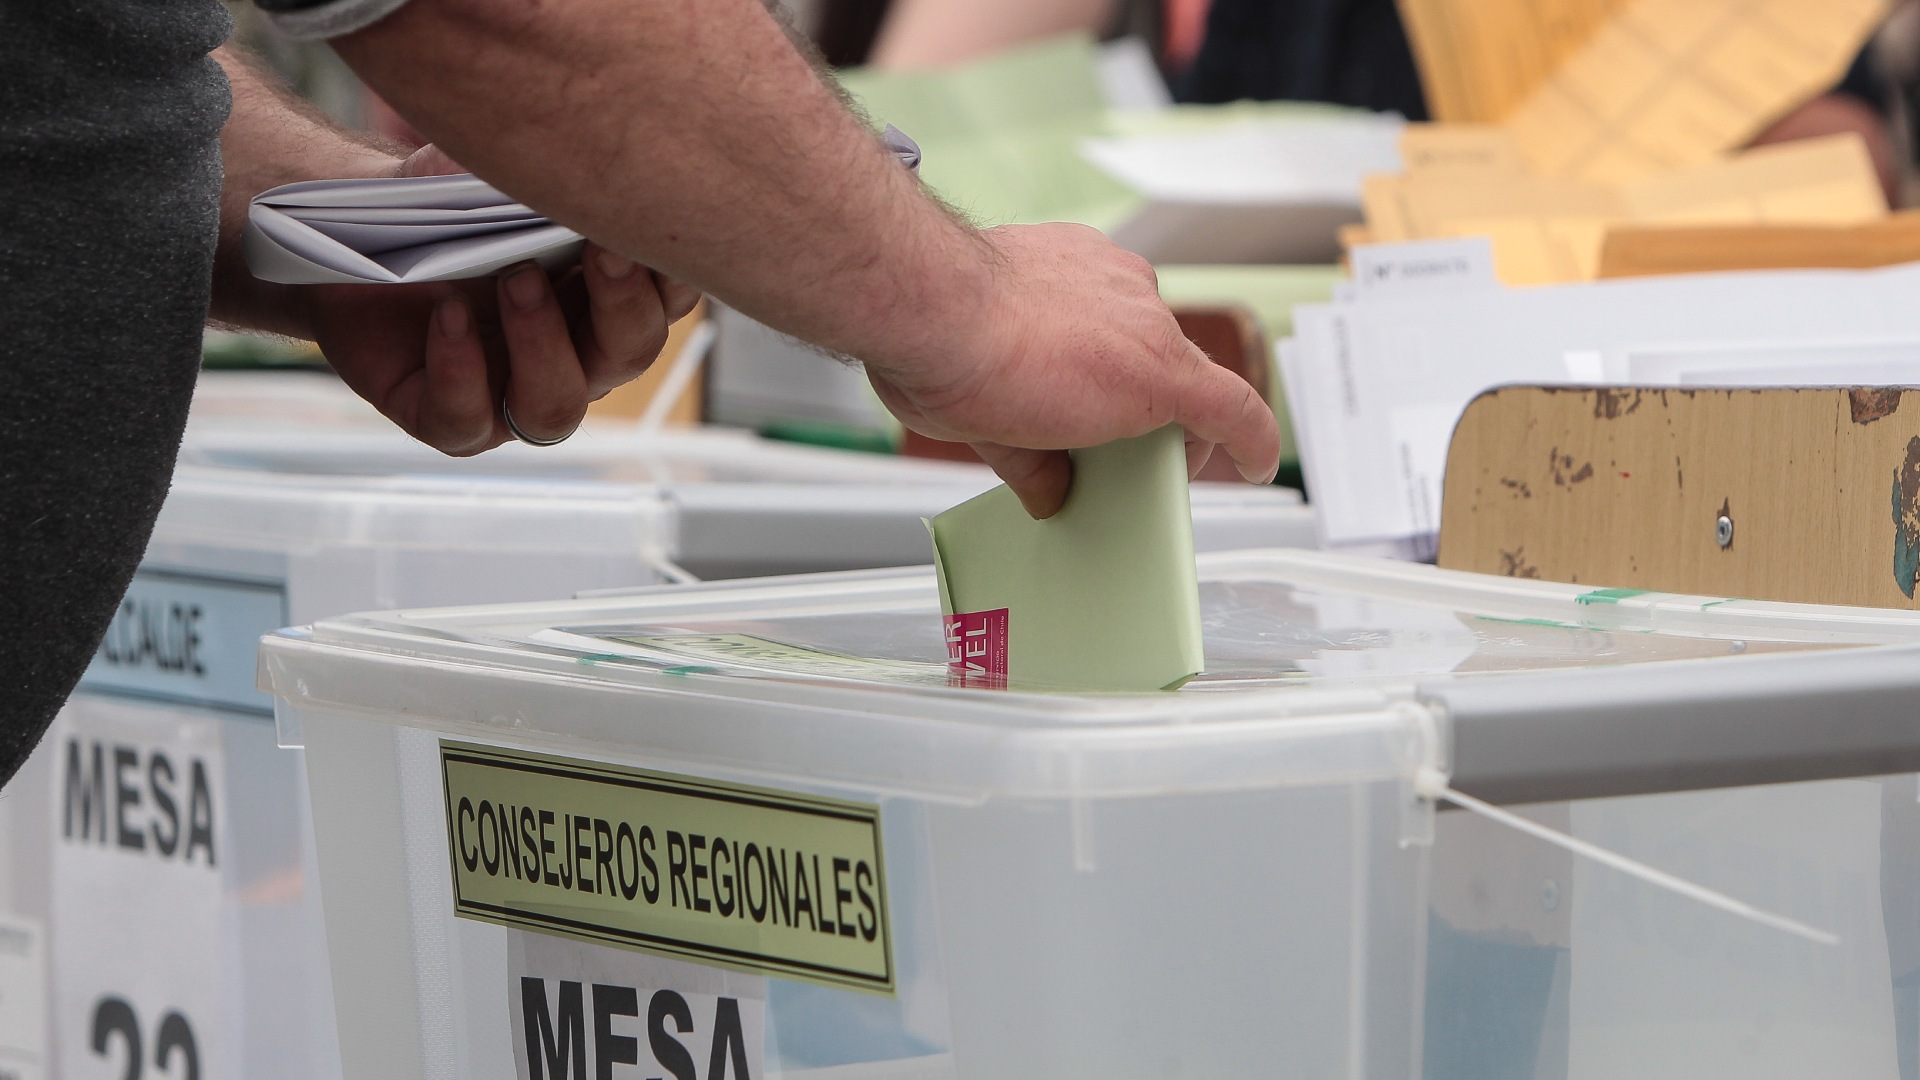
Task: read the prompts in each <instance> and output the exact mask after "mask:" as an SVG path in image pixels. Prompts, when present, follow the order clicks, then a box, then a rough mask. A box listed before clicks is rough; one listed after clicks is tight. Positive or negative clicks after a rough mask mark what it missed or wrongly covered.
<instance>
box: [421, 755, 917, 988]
mask: <svg viewBox="0 0 1920 1080" xmlns="http://www.w3.org/2000/svg"><path fill="white" fill-rule="evenodd" d="M440 763H441V775H442V779H443V782H444V787H445V798H446V814H447V835H448V839H449V842H450V845H451V852H452V862H453V867H452V879H453V901H454V911H455V913H456V914H457V915H459V916H461V917H463V918H469V919H478V920H481V921H485V922H492V923H498V924H500V925H503V926H507V927H510V928H515V929H521V930H532V931H537V932H540V933H545V934H557V935H560V936H562V937H568V938H573V939H576V940H579V941H586V942H592V943H595V944H601V945H613V946H619V947H623V948H628V949H637V950H640V951H642V952H647V953H653V954H655V955H659V956H666V957H673V958H676V959H681V960H687V961H691V962H694V963H699V964H709V965H713V966H717V967H723V968H730V969H733V970H735V971H744V972H749V973H755V974H763V975H778V976H780V977H782V978H786V979H795V980H800V981H805V982H813V983H819V984H822V985H827V986H834V987H840V988H844V989H855V990H863V991H868V992H872V993H879V994H886V995H891V994H892V993H893V992H894V970H893V950H892V943H891V939H890V936H889V934H890V930H889V925H888V918H887V894H886V873H885V868H884V866H883V863H882V855H883V845H882V843H881V837H880V812H879V808H878V807H876V806H871V805H866V804H862V803H856V802H849V801H845V800H839V799H827V798H822V797H818V796H813V795H802V794H796V793H792V792H783V791H774V790H770V789H766V788H754V787H744V786H740V785H736V784H724V783H719V782H715V781H711V780H703V779H698V778H694V777H688V776H676V775H671V774H667V773H657V772H649V771H644V770H640V769H629V768H624V767H621V766H616V765H610V764H606V763H602V762H592V761H580V760H574V759H569V758H561V757H553V756H548V755H543V754H530V753H523V752H519V751H512V750H505V749H501V748H498V747H488V746H476V745H471V744H466V743H457V742H451V741H444V742H442V743H441V744H440Z"/></svg>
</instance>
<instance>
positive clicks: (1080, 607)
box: [928, 427, 1205, 691]
mask: <svg viewBox="0 0 1920 1080" xmlns="http://www.w3.org/2000/svg"><path fill="white" fill-rule="evenodd" d="M1185 441H1186V436H1185V433H1184V432H1182V431H1181V429H1180V428H1178V427H1168V428H1164V429H1162V430H1160V431H1156V432H1154V433H1152V434H1150V435H1143V436H1141V437H1139V438H1137V439H1125V440H1122V441H1120V442H1116V443H1109V444H1107V445H1106V446H1099V447H1094V448H1092V449H1088V450H1077V451H1074V455H1073V459H1074V475H1073V490H1072V492H1071V493H1070V494H1069V495H1068V496H1067V503H1066V505H1065V506H1064V507H1062V508H1061V510H1060V512H1059V513H1057V514H1055V515H1054V516H1053V517H1051V518H1048V519H1047V520H1045V521H1035V520H1033V519H1032V518H1030V517H1028V516H1027V513H1026V511H1025V510H1023V509H1021V507H1020V500H1019V499H1018V498H1016V497H1015V496H1014V494H1013V491H1012V490H1011V489H1010V488H1007V487H1005V486H1004V485H1003V486H1001V487H997V488H994V489H993V490H992V491H989V492H987V493H986V494H984V495H980V496H977V497H975V498H973V499H970V500H968V501H967V502H964V503H961V504H960V505H959V506H956V507H954V508H953V509H951V510H948V511H947V512H946V513H944V514H941V515H940V516H938V517H936V518H934V519H933V520H932V521H931V522H929V523H928V527H929V528H930V529H931V530H932V532H933V543H934V560H935V566H936V571H937V573H938V575H939V577H940V585H941V588H940V599H941V604H942V606H943V607H944V608H945V610H946V613H947V614H949V615H951V614H954V613H956V612H975V611H992V610H996V609H999V608H1005V609H1007V656H1008V664H1007V682H1008V685H1009V686H1012V687H1013V688H1015V689H1064V690H1089V691H1128V690H1134V691H1138V690H1160V689H1171V688H1173V687H1176V686H1179V685H1180V684H1181V683H1183V682H1185V681H1187V680H1188V679H1190V678H1192V677H1193V676H1195V675H1197V674H1199V673H1200V671H1201V669H1202V668H1204V667H1205V658H1204V657H1203V655H1202V652H1201V641H1200V583H1199V578H1198V575H1197V573H1196V571H1195V569H1194V562H1193V517H1192V510H1191V508H1190V506H1189V504H1188V500H1187V457H1186V446H1185Z"/></svg>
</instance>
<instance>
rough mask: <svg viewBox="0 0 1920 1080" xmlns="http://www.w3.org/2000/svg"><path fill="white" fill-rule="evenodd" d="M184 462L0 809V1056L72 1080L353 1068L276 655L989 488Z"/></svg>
mask: <svg viewBox="0 0 1920 1080" xmlns="http://www.w3.org/2000/svg"><path fill="white" fill-rule="evenodd" d="M272 385H273V386H276V387H277V386H281V385H284V384H281V383H275V384H272ZM295 396H296V397H298V395H295ZM241 412H242V415H251V414H246V413H245V412H244V410H242V411H241ZM383 422H384V421H383ZM182 458H183V461H184V462H186V463H185V464H183V465H181V467H180V468H179V469H178V470H177V471H176V475H175V477H174V483H173V487H172V491H171V494H170V496H169V499H168V501H167V503H166V506H165V507H164V509H163V510H162V512H161V516H160V519H159V522H158V525H157V526H156V529H155V532H154V536H153V540H152V542H151V544H150V545H149V549H148V551H147V554H146V558H145V560H144V562H143V564H142V566H141V568H140V570H139V572H138V573H137V574H136V576H135V579H134V582H133V585H132V587H131V589H130V591H129V593H128V595H127V598H126V600H125V602H124V603H123V606H122V609H121V612H120V614H119V617H118V618H116V620H115V621H114V623H113V625H112V628H111V629H110V630H109V632H108V634H107V637H106V639H105V641H103V643H102V645H101V648H100V651H99V654H98V655H97V656H96V659H95V662H94V664H93V666H92V667H91V668H90V670H89V671H88V673H87V675H86V677H85V679H84V680H83V681H82V684H81V689H80V692H78V693H76V694H75V695H74V697H73V698H72V700H71V701H70V702H69V704H68V706H67V708H66V709H65V710H64V711H63V713H62V715H61V716H60V718H59V720H58V721H57V723H56V726H55V728H54V730H53V732H52V734H51V735H50V736H49V738H48V739H47V740H46V741H45V742H44V744H43V746H42V748H41V749H40V751H39V752H37V753H36V754H35V756H34V757H33V759H32V760H30V761H29V763H28V766H27V768H26V769H24V770H23V771H22V773H21V775H20V777H19V778H18V779H16V780H15V781H13V782H12V783H10V784H9V785H8V786H7V788H6V792H5V796H4V797H0V993H4V992H6V988H7V987H8V986H9V985H12V984H18V985H20V986H22V987H25V988H26V989H22V990H17V991H14V995H15V997H16V999H17V1000H20V1001H29V1000H31V1001H32V1003H33V1009H32V1012H31V1014H29V1013H28V1012H27V1011H26V1009H25V1007H24V1006H23V1007H22V1009H21V1010H20V1011H19V1012H18V1013H9V1016H16V1015H17V1016H20V1017H25V1019H21V1020H20V1021H19V1022H18V1024H17V1025H14V1026H17V1027H18V1028H19V1029H20V1030H21V1031H23V1032H26V1033H27V1034H23V1035H21V1036H19V1037H18V1038H14V1037H12V1036H9V1035H8V1034H7V1032H8V1031H10V1030H12V1029H13V1028H12V1027H11V1026H9V1025H8V1024H6V1023H0V1048H3V1047H5V1046H6V1045H8V1044H9V1043H10V1042H12V1043H18V1044H19V1045H20V1046H21V1047H23V1049H21V1050H20V1051H19V1052H18V1054H17V1055H16V1056H18V1057H20V1058H21V1059H23V1060H25V1059H27V1058H28V1057H29V1056H31V1058H32V1059H33V1060H35V1061H44V1062H48V1063H50V1067H52V1069H53V1071H54V1072H56V1073H58V1074H59V1075H62V1076H89V1075H92V1074H93V1073H94V1072H97V1071H99V1070H100V1069H103V1068H109V1067H111V1065H112V1063H113V1062H115V1061H117V1060H119V1059H118V1058H117V1057H114V1056H113V1055H116V1054H119V1053H120V1050H119V1049H117V1047H118V1046H119V1044H118V1043H115V1042H110V1043H107V1044H100V1045H103V1046H104V1047H105V1048H104V1049H101V1048H100V1045H96V1043H97V1040H95V1039H94V1032H95V1030H96V1029H97V1027H98V1025H100V1024H102V1023H108V1022H112V1023H120V1024H121V1025H122V1026H123V1027H127V1028H130V1029H132V1030H134V1031H135V1033H136V1034H137V1035H138V1036H139V1037H140V1039H141V1040H142V1041H143V1042H144V1043H151V1042H152V1040H153V1039H154V1038H156V1037H157V1035H156V1032H157V1031H158V1029H159V1027H160V1026H161V1025H164V1024H168V1023H169V1020H170V1018H171V1026H170V1030H173V1031H176V1032H183V1033H185V1034H184V1035H183V1036H182V1039H183V1041H190V1042H191V1044H192V1046H193V1049H194V1052H195V1053H196V1055H197V1060H199V1061H200V1062H201V1063H202V1065H203V1067H204V1068H205V1069H206V1070H208V1072H207V1075H209V1076H213V1075H241V1076H254V1075H277V1076H312V1077H316V1078H331V1077H335V1076H338V1075H339V1071H338V1065H337V1060H336V1058H335V1051H334V1048H333V1046H334V1035H333V1023H332V1019H331V1015H330V1008H331V995H330V993H329V992H328V990H327V987H326V981H325V971H326V965H325V962H324V944H323V938H322V930H321V920H320V917H319V907H318V905H319V903H320V899H319V896H318V892H317V890H316V889H314V888H313V887H312V882H313V881H314V875H313V871H312V866H311V855H310V848H311V845H310V842H309V840H308V836H309V833H310V829H309V825H308V822H307V816H306V796H305V793H304V790H303V787H302V785H303V783H304V779H303V775H302V772H301V768H300V764H299V760H298V754H297V753H292V752H287V751H282V750H280V749H279V748H278V747H277V746H276V744H275V739H274V734H273V731H272V728H271V724H270V723H268V722H267V720H266V718H267V717H268V716H269V715H270V713H271V699H270V698H268V697H267V696H266V695H264V694H261V693H260V692H258V691H257V690H256V689H255V688H254V671H255V665H256V643H257V641H258V639H259V638H260V636H261V635H262V634H265V633H268V632H270V631H272V630H274V629H276V628H278V627H281V626H285V625H289V624H293V623H304V622H312V621H314V620H317V619H321V618H325V617H327V616H330V615H337V614H341V613H344V612H349V611H354V610H364V609H371V608H383V607H408V606H424V605H440V604H456V603H478V602H508V601H516V600H535V599H548V598H553V597H565V596H571V595H573V594H575V593H578V592H582V591H592V590H602V589H612V588H623V587H632V586H636V585H644V584H648V583H654V582H661V581H667V580H673V579H675V578H676V577H683V576H685V575H686V574H687V572H688V571H689V570H690V571H692V572H693V573H695V574H698V575H700V576H720V575H733V574H748V573H768V572H775V571H793V570H819V569H840V568H848V567H863V566H876V565H889V564H898V563H906V562H924V561H926V560H928V559H929V558H930V554H931V541H930V540H929V539H928V537H927V533H926V529H925V527H924V525H923V524H922V523H921V520H920V519H921V518H922V517H925V516H929V515H931V514H934V513H938V512H939V511H941V510H943V509H946V508H947V507H949V506H951V505H953V504H955V503H958V502H960V501H962V500H964V499H966V498H968V497H970V496H971V495H973V494H974V493H976V492H977V491H979V490H981V489H983V488H984V487H986V486H988V485H989V484H991V483H992V482H993V479H992V477H991V476H990V475H989V474H988V473H987V472H986V470H984V469H982V468H976V467H968V466H961V465H953V464H947V463H940V462H918V461H911V460H903V459H898V458H890V457H885V456H881V455H870V454H858V453H853V452H845V451H831V450H824V449H815V448H808V447H798V446H791V445H787V444H781V443H774V442H769V441H767V440H763V439H759V438H757V437H754V436H752V435H751V434H747V433H743V432H733V431H723V430H709V429H696V430H692V431H682V430H672V431H666V432H661V433H656V434H654V435H650V436H648V435H640V434H636V433H634V432H633V431H632V430H631V429H630V428H618V429H604V428H600V427H594V428H589V429H587V430H584V431H582V432H581V433H580V435H579V436H577V437H576V438H575V439H574V440H572V441H570V442H569V443H567V444H564V445H562V446H560V447H553V448H534V447H524V446H518V445H514V446H506V447H501V448H499V449H497V450H495V451H492V452H490V453H488V454H485V455H482V456H480V457H478V458H474V459H466V460H459V461H456V459H450V458H446V457H445V456H443V455H440V454H439V453H437V452H436V451H433V450H431V449H430V448H428V447H425V446H423V445H420V444H417V443H414V442H413V441H412V440H410V439H408V438H406V437H405V436H404V435H402V434H400V433H398V432H397V431H389V430H385V429H381V428H373V429H370V430H347V429H341V428H338V427H334V428H329V427H328V426H327V425H325V424H309V423H307V422H306V421H297V420H288V421H286V422H284V423H269V424H265V425H262V424H260V423H257V422H255V421H247V422H245V423H241V422H234V423H224V422H223V423H211V422H208V423H201V422H198V421H196V423H195V425H193V426H192V427H190V429H189V434H188V439H187V445H186V448H185V449H184V450H183V455H182ZM196 462H197V464H196ZM207 462H214V463H216V464H213V465H209V464H206V463H207ZM1195 503H1196V506H1197V509H1196V511H1195V518H1196V529H1197V531H1198V534H1199V537H1200V541H1199V542H1200V543H1202V544H1207V545H1213V546H1222V545H1229V544H1235V543H1241V544H1244V543H1247V542H1250V541H1252V542H1263V543H1290V542H1303V541H1305V540H1306V539H1307V538H1309V537H1310V536H1311V529H1312V526H1311V515H1310V513H1309V512H1308V511H1307V510H1306V508H1305V507H1304V506H1302V505H1301V504H1300V502H1299V500H1298V498H1297V497H1296V496H1295V495H1293V494H1292V493H1290V492H1286V491H1283V490H1281V489H1277V488H1275V489H1262V488H1255V487H1251V486H1244V485H1206V486H1204V488H1203V490H1201V491H1200V493H1199V494H1197V495H1196V497H1195ZM9 822H11V823H12V824H9ZM9 928H11V930H9ZM9 940H11V941H15V942H17V943H19V944H18V949H19V952H20V954H21V957H22V958H21V959H20V961H19V962H18V963H17V964H13V965H11V966H9V964H8V962H7V961H6V959H5V948H6V942H7V941H9ZM103 1010H104V1011H103ZM128 1016H131V1017H132V1019H130V1020H128V1019H125V1018H126V1017H128ZM33 1017H38V1018H39V1019H38V1020H37V1021H36V1020H34V1019H33ZM5 1060H7V1059H6V1058H5V1057H4V1056H0V1061H5ZM148 1064H152V1063H151V1062H149V1063H148Z"/></svg>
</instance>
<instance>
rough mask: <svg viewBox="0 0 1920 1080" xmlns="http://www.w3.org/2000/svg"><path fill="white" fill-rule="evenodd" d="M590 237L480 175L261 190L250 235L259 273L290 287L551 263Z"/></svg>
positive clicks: (570, 255) (449, 276) (467, 274)
mask: <svg viewBox="0 0 1920 1080" xmlns="http://www.w3.org/2000/svg"><path fill="white" fill-rule="evenodd" d="M585 243H586V241H585V240H584V239H583V238H582V237H581V236H580V234H579V233H576V232H574V231H573V230H571V229H568V228H566V227H565V226H561V225H555V224H554V223H553V222H551V221H549V220H547V219H546V218H545V217H543V216H541V215H539V214H537V213H535V212H534V211H532V210H531V209H529V208H528V207H527V206H526V205H525V204H522V203H517V202H514V201H513V200H512V199H510V198H508V197H507V196H505V195H502V194H501V193H500V192H499V190H498V189H496V188H494V187H493V186H492V185H490V184H488V183H486V182H485V181H483V180H481V179H479V178H478V177H475V176H474V175H472V174H471V173H462V174H459V175H456V176H408V177H396V178H393V179H386V180H309V181H306V182H304V183H299V184H287V185H285V186H282V187H277V188H274V189H273V190H271V191H267V192H263V193H262V194H260V195H258V196H256V197H255V198H254V200H253V206H252V208H251V210H250V211H249V213H248V215H247V229H246V232H245V234H244V235H243V237H242V245H243V247H244V250H245V251H246V255H247V266H248V267H249V268H250V269H251V270H252V271H253V275H254V276H255V277H257V278H261V279H263V280H266V281H277V282H281V283H283V284H287V285H318V284H388V285H392V284H400V283H405V282H416V281H454V280H458V279H460V278H471V277H484V276H486V275H487V274H491V273H493V272H495V271H497V270H500V269H503V268H505V267H508V266H512V265H513V264H514V263H518V262H524V261H526V260H528V259H532V260H534V261H536V262H539V263H540V264H542V265H544V266H547V267H548V268H550V269H551V268H553V267H556V266H564V265H565V264H567V263H569V262H571V261H573V260H574V259H577V258H578V257H579V255H580V248H581V246H582V245H583V244H585Z"/></svg>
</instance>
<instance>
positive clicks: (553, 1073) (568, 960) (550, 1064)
mask: <svg viewBox="0 0 1920 1080" xmlns="http://www.w3.org/2000/svg"><path fill="white" fill-rule="evenodd" d="M506 992H507V1013H508V1016H509V1018H510V1022H511V1023H512V1025H513V1054H514V1064H515V1067H516V1071H515V1074H514V1075H515V1076H517V1077H519V1078H520V1080H564V1078H570V1077H579V1078H580V1080H585V1078H586V1077H589V1076H613V1075H616V1073H615V1071H614V1067H615V1066H622V1065H623V1066H631V1068H625V1069H621V1070H619V1073H618V1075H622V1076H636V1077H638V1076H670V1077H695V1076H698V1077H707V1078H711V1080H760V1078H762V1077H765V1076H766V1075H767V1072H766V1046H767V980H766V977H765V976H761V975H746V974H742V973H740V972H737V971H728V970H725V969H722V968H712V967H702V966H700V965H697V964H689V963H686V962H684V961H679V960H671V959H667V958H666V957H661V956H650V955H647V954H645V953H636V952H631V951H628V950H626V949H610V948H606V947H604V946H599V945H589V944H586V943H584V942H580V941H575V940H571V939H568V938H559V937H551V936H548V935H545V934H532V933H526V932H524V931H517V930H516V931H509V936H508V943H507V987H506Z"/></svg>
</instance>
